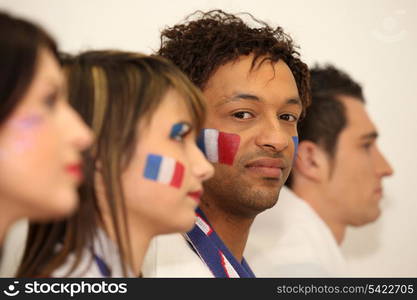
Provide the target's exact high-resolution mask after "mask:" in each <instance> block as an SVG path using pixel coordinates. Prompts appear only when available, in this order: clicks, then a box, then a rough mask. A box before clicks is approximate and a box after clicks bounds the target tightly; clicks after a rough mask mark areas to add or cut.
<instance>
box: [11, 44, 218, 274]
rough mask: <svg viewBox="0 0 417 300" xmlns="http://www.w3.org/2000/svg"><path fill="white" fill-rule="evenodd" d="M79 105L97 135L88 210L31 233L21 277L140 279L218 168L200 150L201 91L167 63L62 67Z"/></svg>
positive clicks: (135, 58)
mask: <svg viewBox="0 0 417 300" xmlns="http://www.w3.org/2000/svg"><path fill="white" fill-rule="evenodd" d="M64 68H65V70H66V73H67V75H68V81H69V91H70V99H71V103H72V105H73V106H74V107H75V108H76V110H77V111H79V112H80V114H81V115H82V116H83V118H84V120H85V121H86V122H87V123H88V124H89V125H90V126H91V127H92V128H93V131H94V133H95V134H96V135H97V140H96V143H95V144H94V146H93V147H92V150H91V152H90V154H89V156H90V157H89V159H88V160H87V165H86V172H87V178H86V182H85V184H84V185H83V186H82V188H81V191H80V193H81V199H82V204H81V208H80V210H79V212H78V214H77V215H75V216H74V217H73V218H71V219H70V220H68V221H67V222H64V223H55V224H50V225H32V226H31V229H30V233H29V240H28V248H27V250H26V253H25V257H24V260H23V264H22V266H21V268H20V271H19V275H20V276H25V277H30V276H54V277H55V276H57V277H62V276H76V277H120V276H140V274H141V271H140V270H141V265H142V261H143V257H144V255H145V253H146V250H147V248H148V246H149V242H150V240H151V239H152V238H153V237H154V236H156V235H158V234H166V233H172V232H186V231H188V230H190V229H191V228H192V227H193V225H194V221H195V212H194V210H195V208H196V207H197V205H198V203H199V198H200V196H201V194H202V192H203V190H202V182H203V181H204V180H206V179H208V178H210V177H211V176H212V175H213V167H212V166H211V165H210V163H209V162H208V161H207V160H206V159H205V158H204V156H203V154H202V153H201V152H200V150H199V149H198V148H197V145H196V138H197V134H198V132H199V130H200V128H201V126H202V124H203V122H204V119H205V106H204V101H203V98H202V95H201V93H200V91H199V90H198V89H197V88H196V87H194V85H193V84H192V83H190V81H189V80H188V79H187V78H186V76H185V75H183V74H182V73H181V72H180V71H179V70H178V69H177V68H176V67H175V66H173V65H172V64H171V63H169V62H168V61H167V60H165V59H163V58H160V57H156V56H144V55H140V54H134V53H128V52H118V51H113V52H109V51H95V52H87V53H84V54H81V55H79V56H78V57H76V58H67V59H64Z"/></svg>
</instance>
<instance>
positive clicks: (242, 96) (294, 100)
mask: <svg viewBox="0 0 417 300" xmlns="http://www.w3.org/2000/svg"><path fill="white" fill-rule="evenodd" d="M239 100H250V101H256V102H261V101H263V99H262V98H261V97H259V96H256V95H254V94H249V93H235V94H233V95H232V96H231V97H227V98H226V99H224V100H223V101H221V102H219V103H218V104H217V105H216V106H221V105H223V104H226V103H229V102H233V101H239ZM286 104H296V105H299V106H303V105H302V103H301V100H300V98H298V97H293V98H290V99H288V100H287V102H286Z"/></svg>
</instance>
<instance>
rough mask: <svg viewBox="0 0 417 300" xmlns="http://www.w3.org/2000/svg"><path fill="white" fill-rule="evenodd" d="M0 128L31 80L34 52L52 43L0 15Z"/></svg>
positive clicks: (50, 47) (37, 29)
mask: <svg viewBox="0 0 417 300" xmlns="http://www.w3.org/2000/svg"><path fill="white" fill-rule="evenodd" d="M0 32H1V35H0V124H1V123H3V122H4V121H5V120H6V119H7V117H8V116H9V115H10V114H11V113H12V111H13V110H14V108H15V107H16V106H17V105H18V104H19V103H20V100H21V99H22V97H23V96H24V95H25V93H26V91H27V89H28V88H29V86H30V84H31V82H32V79H33V77H34V73H35V68H36V63H37V59H38V52H39V49H40V48H41V47H45V48H46V49H48V50H50V51H51V52H52V54H53V55H54V56H55V57H56V58H57V59H58V52H57V47H56V44H55V41H54V40H53V39H52V38H51V37H50V36H49V34H48V33H46V32H45V31H44V30H43V29H42V28H40V27H39V26H37V25H35V24H33V23H31V22H28V21H26V20H23V19H19V18H16V17H14V16H11V15H9V14H7V13H4V12H2V11H0Z"/></svg>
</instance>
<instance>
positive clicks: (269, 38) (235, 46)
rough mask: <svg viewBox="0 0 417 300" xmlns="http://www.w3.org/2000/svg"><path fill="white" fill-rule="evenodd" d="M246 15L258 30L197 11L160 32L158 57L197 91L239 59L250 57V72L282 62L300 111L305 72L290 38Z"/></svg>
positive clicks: (306, 92) (305, 98) (306, 93)
mask: <svg viewBox="0 0 417 300" xmlns="http://www.w3.org/2000/svg"><path fill="white" fill-rule="evenodd" d="M246 15H248V16H250V18H251V19H252V21H254V23H256V24H257V25H258V26H257V27H250V26H249V25H248V24H246V23H245V22H244V21H243V20H242V19H241V18H240V17H238V16H236V15H233V14H229V13H225V12H223V11H222V10H212V11H208V12H202V11H197V12H195V13H193V14H191V15H190V16H189V17H187V18H186V20H185V22H184V24H178V25H175V26H173V27H170V28H167V29H165V30H163V31H162V34H161V47H160V49H159V51H158V54H159V55H161V56H164V57H166V58H168V59H170V60H171V61H172V62H173V63H174V64H176V65H177V66H178V67H179V68H180V69H181V70H182V71H183V72H184V73H185V74H187V75H188V77H189V78H190V79H191V81H192V82H194V84H195V85H197V86H198V87H200V88H201V89H204V87H205V85H206V83H207V82H208V80H209V78H210V76H212V75H213V73H214V72H215V71H216V70H217V69H218V68H219V67H220V66H222V65H224V64H226V63H228V62H231V61H235V60H236V59H238V58H239V57H240V56H242V55H250V54H253V55H254V60H253V62H252V68H254V67H255V65H256V63H257V62H258V60H259V59H262V60H261V63H263V62H264V61H270V62H271V63H272V62H277V61H279V60H281V59H282V60H283V61H284V62H285V63H286V64H287V65H288V67H289V68H290V70H291V71H292V73H293V75H294V78H295V81H296V83H297V87H298V91H299V94H300V97H301V101H302V104H303V111H304V110H305V108H306V107H307V106H308V104H309V102H310V88H309V72H308V67H307V65H306V64H305V63H303V62H302V61H301V59H300V58H299V53H298V52H297V51H296V49H297V47H296V46H295V45H294V43H293V41H292V39H291V37H290V36H289V35H288V34H286V33H285V32H284V30H283V29H282V28H281V27H276V28H272V27H270V26H269V25H268V24H266V23H265V22H263V21H259V20H257V19H255V18H254V17H253V16H252V15H250V14H246ZM191 17H196V20H190V19H191Z"/></svg>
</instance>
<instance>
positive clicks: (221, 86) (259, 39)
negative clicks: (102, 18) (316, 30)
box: [143, 10, 310, 277]
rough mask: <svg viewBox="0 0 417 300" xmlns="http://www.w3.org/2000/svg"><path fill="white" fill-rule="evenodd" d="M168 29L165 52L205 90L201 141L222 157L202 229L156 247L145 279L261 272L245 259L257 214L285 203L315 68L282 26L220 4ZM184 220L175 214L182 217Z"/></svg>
mask: <svg viewBox="0 0 417 300" xmlns="http://www.w3.org/2000/svg"><path fill="white" fill-rule="evenodd" d="M192 17H193V18H195V17H196V19H194V20H190V19H188V20H187V21H186V22H185V23H183V24H179V25H176V26H174V27H171V28H168V29H166V30H164V31H163V32H162V38H161V41H162V45H161V48H160V50H159V51H158V54H160V55H162V56H164V57H166V58H168V59H170V60H171V61H172V62H173V63H174V64H176V65H177V66H178V67H180V69H181V70H182V71H183V72H184V73H185V74H187V75H188V77H189V78H190V79H191V80H192V81H193V82H194V83H195V84H196V85H197V86H198V87H200V88H201V90H202V91H203V93H204V95H205V97H206V100H207V113H208V115H207V120H206V123H205V128H204V130H203V131H202V133H201V135H200V137H199V140H198V143H199V145H200V147H201V148H202V149H203V151H204V152H205V153H206V155H207V157H208V159H209V160H210V161H211V162H213V164H214V167H215V176H214V177H213V178H212V179H211V180H208V181H206V182H205V184H204V194H203V196H202V198H201V205H200V208H199V209H198V211H197V220H196V224H197V226H195V228H194V229H193V230H192V231H190V232H189V233H187V234H186V235H185V238H184V237H183V236H181V235H171V236H166V237H161V238H158V239H157V240H156V242H155V243H154V244H153V245H152V246H151V250H150V251H149V254H148V257H147V259H146V261H145V266H144V269H143V270H144V271H143V274H144V276H156V277H205V276H208V277H212V276H214V277H254V274H253V273H252V271H251V269H250V267H249V266H248V264H247V263H246V262H245V260H244V258H243V251H244V248H245V245H246V241H247V237H248V234H249V229H250V226H251V224H252V222H253V220H254V218H255V217H256V216H257V215H258V214H259V213H261V212H263V211H264V210H266V209H268V208H271V207H272V206H274V205H275V203H276V202H277V199H278V194H279V191H280V189H281V187H282V186H283V184H284V182H285V181H286V179H287V177H288V175H289V172H290V169H291V167H292V162H293V158H294V153H295V149H296V145H297V141H298V139H297V122H298V120H299V119H300V118H301V116H302V115H303V113H304V110H305V108H306V107H307V105H308V103H309V98H310V96H309V78H308V76H309V75H308V68H307V66H306V65H305V64H304V63H303V62H302V61H301V60H300V58H299V55H298V53H297V52H296V50H295V47H294V45H293V42H292V40H291V38H290V37H289V36H288V35H287V34H285V33H284V32H283V30H282V28H280V27H277V28H272V27H270V26H268V25H267V24H265V23H263V22H260V21H257V20H255V19H253V18H252V19H251V21H253V22H255V23H256V25H257V26H256V27H250V26H249V25H248V24H247V23H245V22H244V21H243V20H242V18H240V17H238V16H236V15H232V14H228V13H225V12H223V11H220V10H215V11H210V12H206V13H202V12H198V13H197V14H194V15H193V16H192ZM173 218H175V216H173Z"/></svg>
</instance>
